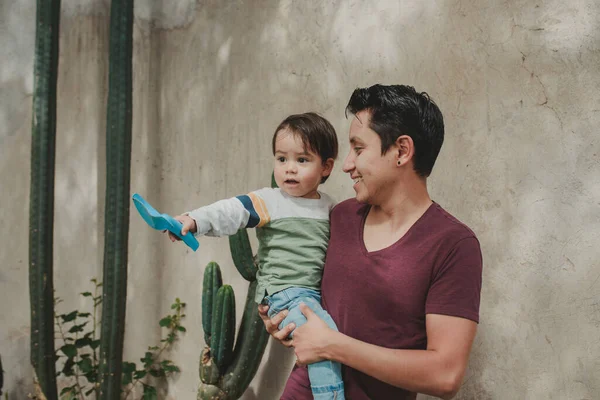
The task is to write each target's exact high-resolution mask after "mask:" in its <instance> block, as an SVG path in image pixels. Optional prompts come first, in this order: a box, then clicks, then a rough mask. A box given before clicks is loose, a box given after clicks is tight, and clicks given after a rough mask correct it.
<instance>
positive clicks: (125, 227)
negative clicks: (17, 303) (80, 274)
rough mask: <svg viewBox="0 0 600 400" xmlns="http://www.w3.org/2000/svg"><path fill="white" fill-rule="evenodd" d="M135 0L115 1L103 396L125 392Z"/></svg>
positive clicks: (108, 146)
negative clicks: (123, 370)
mask: <svg viewBox="0 0 600 400" xmlns="http://www.w3.org/2000/svg"><path fill="white" fill-rule="evenodd" d="M132 40H133V0H112V3H111V11H110V44H109V51H110V54H109V74H108V81H109V82H108V107H107V128H106V131H107V132H106V200H105V201H106V204H105V225H104V241H105V242H104V278H103V282H104V285H103V294H102V296H103V300H102V333H101V335H102V336H101V342H100V399H104V400H114V399H118V398H120V397H121V372H122V364H123V361H122V360H123V338H124V335H125V304H126V297H127V239H128V238H127V235H128V232H129V182H130V179H129V177H130V169H131V163H130V161H131V114H132V93H131V91H132V71H131V68H132Z"/></svg>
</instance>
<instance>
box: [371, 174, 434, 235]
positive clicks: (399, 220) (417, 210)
mask: <svg viewBox="0 0 600 400" xmlns="http://www.w3.org/2000/svg"><path fill="white" fill-rule="evenodd" d="M431 203H432V201H431V198H430V197H429V193H428V191H427V181H426V180H425V179H419V178H415V179H412V180H410V181H404V182H402V183H400V184H397V185H394V190H391V191H390V192H389V193H387V196H386V198H385V199H383V200H382V202H381V203H380V204H374V205H373V206H372V207H371V211H370V213H369V214H370V217H371V220H372V221H384V220H385V221H387V223H388V224H390V227H391V228H392V229H393V230H395V229H401V230H403V229H404V228H408V227H410V226H412V225H413V224H414V223H415V222H416V221H417V220H418V219H419V218H420V217H421V216H422V215H423V214H424V213H425V211H427V209H428V208H429V206H430V205H431Z"/></svg>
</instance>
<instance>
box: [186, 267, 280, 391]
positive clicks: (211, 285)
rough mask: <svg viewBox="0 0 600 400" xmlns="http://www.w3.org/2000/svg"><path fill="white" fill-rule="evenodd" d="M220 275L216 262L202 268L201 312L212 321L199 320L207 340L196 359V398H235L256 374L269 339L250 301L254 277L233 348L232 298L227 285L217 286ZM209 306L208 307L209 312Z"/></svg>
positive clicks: (254, 289) (252, 297) (254, 303)
mask: <svg viewBox="0 0 600 400" xmlns="http://www.w3.org/2000/svg"><path fill="white" fill-rule="evenodd" d="M236 266H237V265H236ZM254 268H255V269H256V266H254ZM240 272H241V271H240ZM217 276H218V278H215V277H217ZM220 276H221V272H220V269H219V265H218V264H217V263H214V262H211V263H209V264H208V265H207V267H206V269H205V271H204V287H203V288H202V299H203V303H202V315H203V317H204V316H208V315H211V318H212V320H211V321H208V320H207V319H205V318H203V320H202V324H203V326H204V334H205V338H208V340H207V341H206V347H205V348H204V351H203V352H202V357H201V360H200V380H201V381H202V383H201V384H200V389H199V390H198V399H199V400H209V399H214V400H216V399H220V400H233V399H238V398H239V397H240V396H241V395H242V394H243V393H244V391H245V390H246V389H247V388H248V385H250V382H251V381H252V378H253V377H254V375H255V374H256V371H257V369H258V366H259V364H260V361H261V359H262V355H263V353H264V351H265V347H266V345H267V342H268V339H269V335H268V334H267V332H266V330H265V328H264V325H263V323H262V321H261V319H260V316H259V315H258V307H257V304H256V302H255V301H254V294H255V292H256V285H257V282H256V279H254V280H252V281H251V282H250V285H249V287H248V295H247V297H246V305H245V307H244V315H243V317H242V323H241V325H240V330H239V333H238V337H237V342H236V344H235V349H234V348H233V339H234V337H235V298H234V294H233V289H232V288H231V286H229V285H223V286H221V280H220ZM254 276H256V271H254ZM215 293H216V297H213V296H214V294H215ZM209 299H213V300H212V301H210V300H209ZM207 300H208V301H207ZM209 309H212V311H210V313H209Z"/></svg>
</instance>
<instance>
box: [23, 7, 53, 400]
mask: <svg viewBox="0 0 600 400" xmlns="http://www.w3.org/2000/svg"><path fill="white" fill-rule="evenodd" d="M36 6H37V9H36V30H35V67H34V93H33V123H32V138H31V191H30V205H29V207H30V208H29V294H30V304H31V364H32V365H33V368H34V371H35V375H36V377H37V384H38V385H39V387H38V390H39V391H41V392H42V393H43V394H44V396H45V397H46V398H47V399H49V400H52V399H56V398H57V395H58V394H57V391H56V367H55V365H54V361H55V360H54V293H53V292H54V285H53V268H52V242H53V235H52V231H53V228H54V164H55V163H54V159H55V143H56V82H57V76H58V37H59V22H60V0H43V1H42V0H38V1H37V4H36Z"/></svg>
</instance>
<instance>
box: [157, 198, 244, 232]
mask: <svg viewBox="0 0 600 400" xmlns="http://www.w3.org/2000/svg"><path fill="white" fill-rule="evenodd" d="M249 218H250V213H249V212H248V210H246V208H245V207H244V205H243V204H242V202H241V201H240V200H239V199H238V198H237V197H233V198H231V199H226V200H220V201H217V202H216V203H213V204H210V205H208V206H205V207H200V208H198V209H196V210H194V211H190V212H186V213H184V214H182V215H178V216H176V217H175V219H176V220H177V221H179V222H181V223H182V224H183V228H182V229H181V234H182V235H185V234H187V232H188V231H190V232H192V233H193V234H194V235H195V236H198V235H202V236H229V235H233V234H235V233H236V232H237V231H238V230H239V229H241V228H245V227H246V226H247V225H248V220H249ZM169 238H170V239H171V241H173V242H174V241H176V240H180V239H179V238H178V237H177V236H175V235H173V234H171V233H170V232H169Z"/></svg>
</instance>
